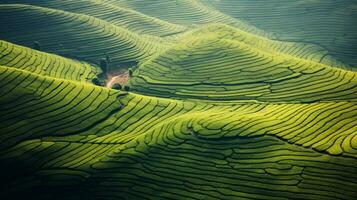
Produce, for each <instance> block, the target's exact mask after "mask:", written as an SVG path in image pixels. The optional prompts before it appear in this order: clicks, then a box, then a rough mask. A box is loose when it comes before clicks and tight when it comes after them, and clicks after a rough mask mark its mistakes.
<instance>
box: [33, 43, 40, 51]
mask: <svg viewBox="0 0 357 200" xmlns="http://www.w3.org/2000/svg"><path fill="white" fill-rule="evenodd" d="M33 49H35V50H38V51H40V50H41V43H40V42H39V41H35V42H33Z"/></svg>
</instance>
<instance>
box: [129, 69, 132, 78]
mask: <svg viewBox="0 0 357 200" xmlns="http://www.w3.org/2000/svg"><path fill="white" fill-rule="evenodd" d="M128 72H129V76H130V77H132V76H133V70H132V69H131V68H129V70H128Z"/></svg>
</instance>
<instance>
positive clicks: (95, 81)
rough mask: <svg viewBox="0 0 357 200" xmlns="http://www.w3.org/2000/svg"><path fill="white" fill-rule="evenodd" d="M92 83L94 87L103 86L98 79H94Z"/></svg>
mask: <svg viewBox="0 0 357 200" xmlns="http://www.w3.org/2000/svg"><path fill="white" fill-rule="evenodd" d="M92 83H93V84H94V85H99V86H102V85H101V81H100V80H99V79H98V78H94V79H93V80H92Z"/></svg>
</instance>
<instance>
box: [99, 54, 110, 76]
mask: <svg viewBox="0 0 357 200" xmlns="http://www.w3.org/2000/svg"><path fill="white" fill-rule="evenodd" d="M99 66H100V68H101V69H102V77H103V78H107V73H108V62H107V60H106V59H105V58H102V59H100V61H99Z"/></svg>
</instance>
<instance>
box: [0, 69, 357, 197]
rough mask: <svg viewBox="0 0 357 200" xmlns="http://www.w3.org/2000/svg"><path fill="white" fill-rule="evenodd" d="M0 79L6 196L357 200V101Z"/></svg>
mask: <svg viewBox="0 0 357 200" xmlns="http://www.w3.org/2000/svg"><path fill="white" fill-rule="evenodd" d="M0 74H1V75H0V76H1V80H2V81H1V84H2V85H1V87H2V90H1V91H2V94H1V95H2V97H3V98H1V105H2V106H1V108H2V109H1V111H0V113H1V118H2V119H1V120H2V124H1V127H0V131H1V133H3V134H2V135H1V141H3V142H2V143H1V149H2V151H1V153H0V160H1V163H2V165H1V175H2V177H4V179H3V181H6V182H7V186H5V187H2V189H4V190H3V191H2V192H1V195H3V197H5V198H9V197H12V198H15V197H21V196H22V197H23V196H28V195H31V197H34V198H94V199H98V198H104V199H117V198H119V199H121V198H123V199H139V198H150V199H151V198H155V199H157V198H166V199H167V198H169V199H171V198H174V199H177V198H191V199H202V198H207V199H232V198H248V199H254V198H261V199H280V198H281V199H284V198H288V197H291V196H292V195H293V196H295V197H297V198H308V199H311V198H320V199H331V198H336V197H337V198H341V199H351V198H352V197H353V196H355V195H356V192H355V191H356V190H354V189H355V188H356V187H357V182H356V177H355V174H354V172H355V171H356V164H357V163H356V159H355V156H356V151H357V148H356V139H355V138H356V135H355V131H356V130H355V127H356V121H357V120H356V115H355V113H356V112H355V109H357V107H356V105H355V104H351V103H348V102H340V103H314V104H266V103H240V104H235V105H214V104H205V103H200V102H189V101H186V102H182V101H177V100H167V99H160V98H155V97H147V96H141V95H137V94H126V93H122V92H115V91H112V90H108V89H103V88H101V87H96V86H91V85H83V84H80V83H78V82H71V81H67V80H63V79H53V78H49V77H44V76H40V75H36V74H33V73H28V72H25V71H22V70H18V69H15V68H7V67H1V73H0ZM33 79H39V80H40V81H33ZM39 84H40V85H39ZM59 88H61V89H59ZM77 91H78V92H77ZM87 91H88V92H87ZM57 93H58V95H56V94H57ZM60 96H65V99H63V98H60ZM98 98H100V99H98ZM59 99H62V100H61V101H59ZM94 99H96V100H94ZM10 102H11V103H10ZM89 105H90V106H89ZM286 110H289V112H284V111H286ZM60 113H62V114H60ZM318 113H321V115H318ZM294 130H296V131H294ZM297 130H299V131H297ZM337 130H338V131H337ZM307 133H309V134H307ZM38 180H41V181H38ZM346 185H348V187H346ZM44 189H45V190H44Z"/></svg>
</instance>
